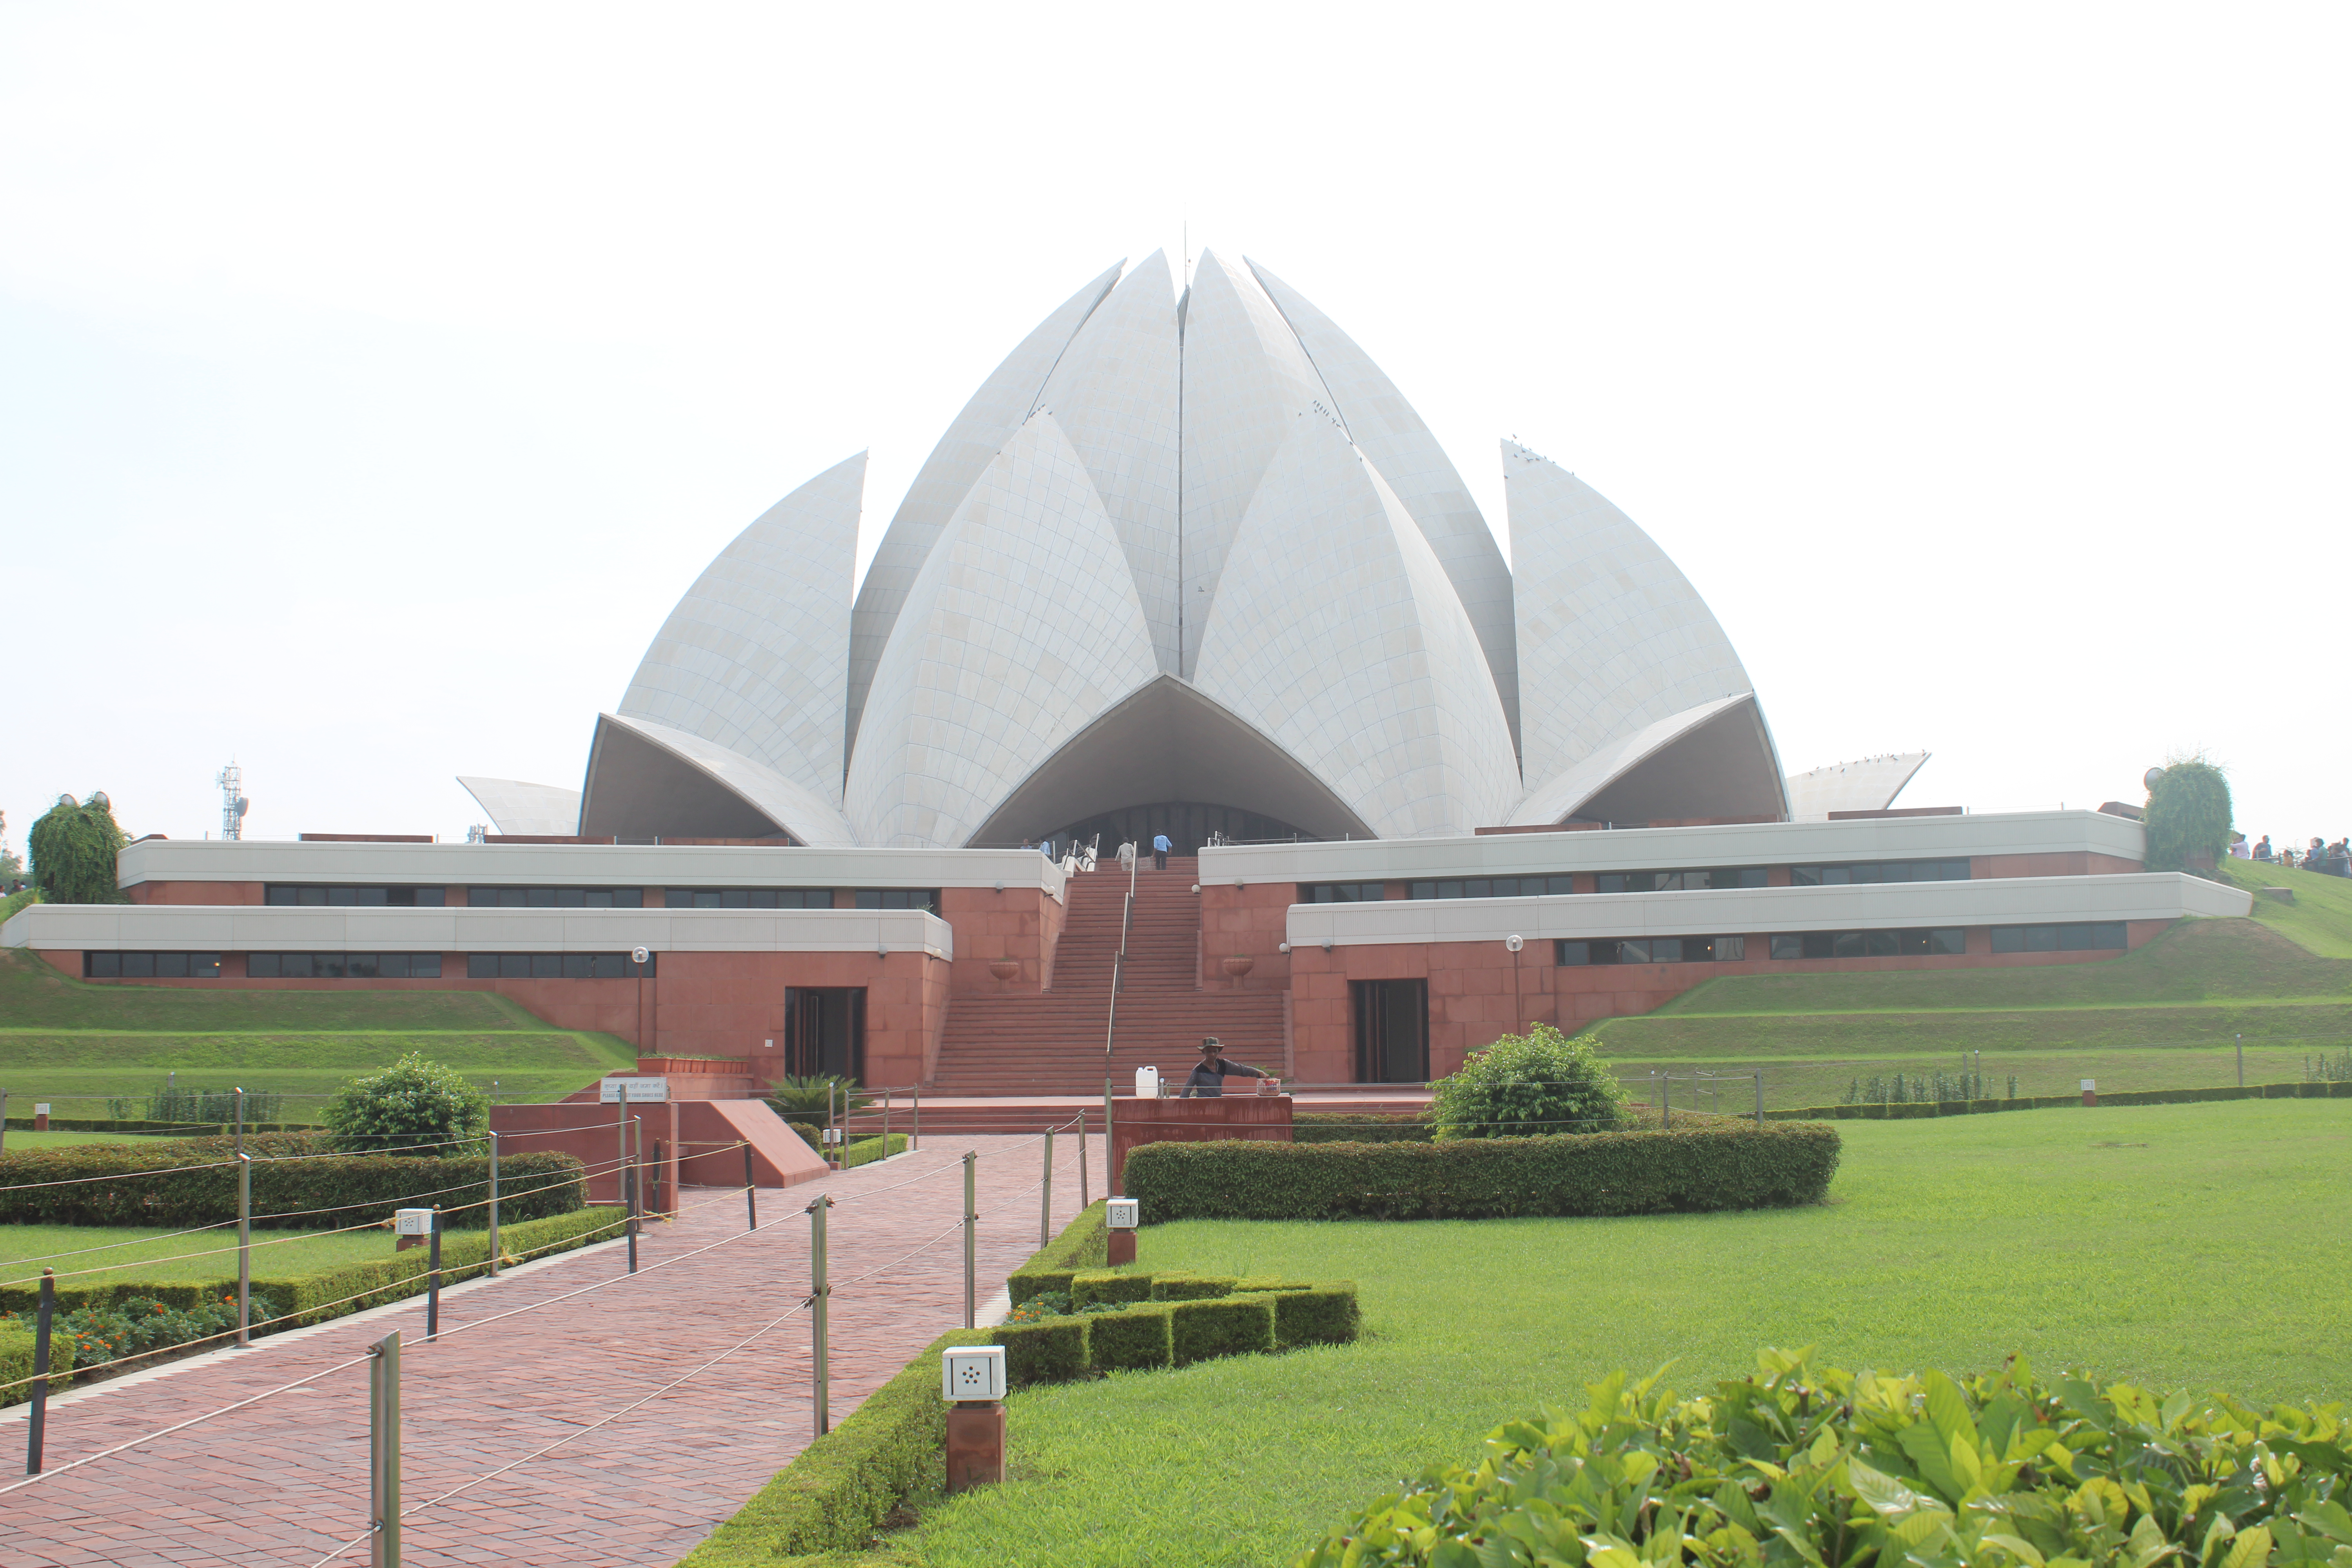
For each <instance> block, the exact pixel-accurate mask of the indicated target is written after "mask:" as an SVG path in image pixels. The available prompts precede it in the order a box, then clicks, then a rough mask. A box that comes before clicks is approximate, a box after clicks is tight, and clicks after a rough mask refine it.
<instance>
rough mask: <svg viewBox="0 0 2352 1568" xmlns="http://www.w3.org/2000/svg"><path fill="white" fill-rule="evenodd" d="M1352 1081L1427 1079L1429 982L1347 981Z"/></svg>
mask: <svg viewBox="0 0 2352 1568" xmlns="http://www.w3.org/2000/svg"><path fill="white" fill-rule="evenodd" d="M1348 990H1349V996H1350V1000H1351V1001H1352V1002H1353V1003H1354V1004H1355V1015H1356V1081H1357V1082H1358V1083H1424V1082H1427V1081H1428V1079H1429V982H1428V981H1426V980H1352V981H1349V983H1348Z"/></svg>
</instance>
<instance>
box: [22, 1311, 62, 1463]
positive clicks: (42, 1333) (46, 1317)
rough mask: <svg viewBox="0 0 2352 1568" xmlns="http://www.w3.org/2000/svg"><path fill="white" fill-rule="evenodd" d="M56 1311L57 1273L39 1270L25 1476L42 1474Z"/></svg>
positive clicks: (26, 1432)
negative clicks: (51, 1335) (51, 1329)
mask: <svg viewBox="0 0 2352 1568" xmlns="http://www.w3.org/2000/svg"><path fill="white" fill-rule="evenodd" d="M57 1311H58V1276H57V1270H55V1269H53V1268H44V1269H42V1270H41V1306H40V1310H39V1311H38V1312H37V1314H36V1315H35V1316H34V1319H33V1410H32V1420H31V1421H30V1422H28V1423H27V1424H26V1431H25V1473H26V1475H28V1476H37V1475H39V1474H40V1473H41V1437H42V1435H43V1434H44V1433H46V1432H47V1430H48V1425H49V1321H50V1320H51V1319H53V1318H55V1317H56V1316H57Z"/></svg>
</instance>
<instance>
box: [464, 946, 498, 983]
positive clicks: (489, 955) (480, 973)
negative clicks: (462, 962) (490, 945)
mask: <svg viewBox="0 0 2352 1568" xmlns="http://www.w3.org/2000/svg"><path fill="white" fill-rule="evenodd" d="M498 977H499V955H498V954H497V953H495V952H469V953H467V955H466V978H467V979H468V980H496V979H497V978H498Z"/></svg>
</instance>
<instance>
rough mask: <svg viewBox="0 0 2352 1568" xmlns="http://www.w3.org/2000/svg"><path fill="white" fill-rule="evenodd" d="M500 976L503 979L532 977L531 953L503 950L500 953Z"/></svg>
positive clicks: (526, 978)
mask: <svg viewBox="0 0 2352 1568" xmlns="http://www.w3.org/2000/svg"><path fill="white" fill-rule="evenodd" d="M499 979H501V980H528V979H530V954H529V953H527V952H502V953H500V954H499Z"/></svg>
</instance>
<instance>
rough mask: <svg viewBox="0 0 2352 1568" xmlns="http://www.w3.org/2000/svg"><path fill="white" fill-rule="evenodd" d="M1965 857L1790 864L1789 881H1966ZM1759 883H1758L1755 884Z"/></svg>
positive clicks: (1819, 884) (1817, 884) (1823, 884)
mask: <svg viewBox="0 0 2352 1568" xmlns="http://www.w3.org/2000/svg"><path fill="white" fill-rule="evenodd" d="M1968 879H1969V863H1968V862H1967V861H1966V860H1862V861H1852V862H1849V863H1847V864H1845V865H1842V866H1791V867H1790V868H1789V880H1790V883H1791V884H1792V885H1794V886H1796V887H1800V888H1836V887H1843V886H1844V885H1846V884H1847V883H1849V882H1965V881H1967V880H1968ZM1758 885H1759V886H1760V884H1758Z"/></svg>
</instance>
